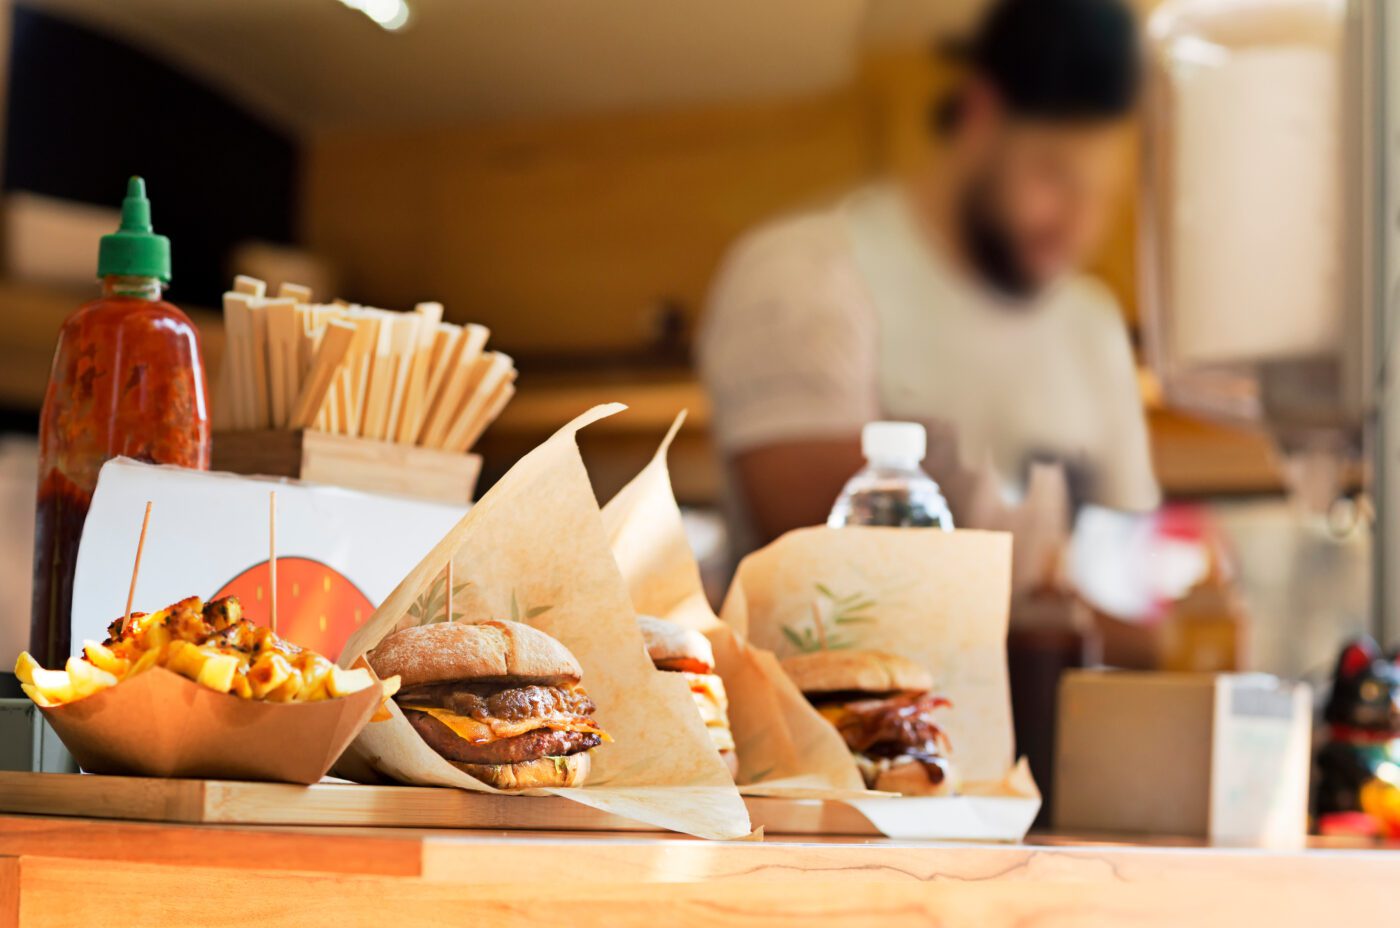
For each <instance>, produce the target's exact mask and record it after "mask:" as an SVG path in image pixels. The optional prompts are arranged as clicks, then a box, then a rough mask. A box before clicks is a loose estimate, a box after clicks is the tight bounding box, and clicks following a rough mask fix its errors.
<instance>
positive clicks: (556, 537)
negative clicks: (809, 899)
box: [340, 404, 751, 839]
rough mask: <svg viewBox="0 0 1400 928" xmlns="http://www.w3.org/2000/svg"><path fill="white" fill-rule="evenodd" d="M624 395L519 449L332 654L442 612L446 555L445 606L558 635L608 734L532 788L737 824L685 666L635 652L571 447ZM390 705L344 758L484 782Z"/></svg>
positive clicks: (681, 826) (598, 521)
mask: <svg viewBox="0 0 1400 928" xmlns="http://www.w3.org/2000/svg"><path fill="white" fill-rule="evenodd" d="M622 408H624V407H622V406H621V405H619V404H611V405H607V406H599V407H596V408H594V409H592V410H590V411H588V412H587V413H584V414H583V415H582V416H579V417H578V418H577V419H575V420H574V421H573V422H571V423H569V424H568V425H567V426H565V427H564V428H563V429H561V430H560V431H559V432H557V433H556V434H555V435H553V436H552V437H551V438H550V439H549V440H547V441H546V442H544V444H542V445H540V446H539V447H538V448H536V449H534V450H533V451H531V452H530V453H529V454H527V455H526V456H525V457H523V458H522V459H521V460H520V461H519V462H518V463H517V464H516V465H515V466H514V467H513V468H511V470H510V471H509V473H507V474H506V475H505V476H504V477H502V478H501V480H500V481H499V482H498V483H497V484H496V485H495V486H494V487H492V488H491V490H490V491H489V492H487V493H486V495H485V496H483V497H482V498H481V500H480V501H479V502H477V503H476V505H474V506H473V507H472V509H471V511H469V512H468V513H467V515H466V516H464V517H463V518H462V520H461V521H460V522H459V523H458V524H457V525H456V526H455V527H454V528H453V529H452V530H451V531H450V532H448V533H447V535H446V536H444V537H443V539H442V541H440V542H439V543H438V544H437V546H436V547H434V548H433V550H432V551H431V552H429V554H428V556H427V557H425V558H424V559H423V561H422V562H421V563H420V564H419V565H418V566H417V567H415V568H414V569H413V570H412V571H410V572H409V574H408V576H407V577H405V578H404V580H403V582H402V583H400V584H399V586H398V587H397V588H396V589H395V590H394V592H392V593H391V594H389V597H388V598H387V599H386V600H385V601H384V603H383V604H382V605H381V606H380V607H379V609H378V610H376V612H375V613H374V615H373V616H371V617H370V619H369V620H368V621H367V622H366V623H365V624H364V626H362V627H361V628H360V629H359V630H358V631H357V632H356V633H355V634H354V635H353V636H351V638H350V640H349V642H347V644H346V646H345V650H344V652H342V654H341V657H340V660H341V663H342V664H344V665H345V666H349V665H350V664H351V663H353V662H354V661H355V660H356V659H357V658H358V657H360V656H361V655H362V654H365V653H366V652H368V651H370V650H372V649H373V648H374V646H375V645H377V644H378V643H379V641H380V640H382V639H383V638H384V637H385V636H386V635H388V634H389V633H390V632H392V631H394V630H396V629H398V628H402V627H408V626H411V625H417V624H420V623H422V622H424V621H433V620H441V619H442V618H443V615H442V613H441V610H442V608H443V603H442V600H443V598H444V597H442V596H440V595H437V594H438V593H440V590H437V589H436V587H435V585H440V584H441V583H442V574H443V570H444V568H445V566H446V564H447V562H448V560H449V559H451V560H452V562H453V565H454V566H453V570H454V575H455V580H456V586H457V589H456V590H455V591H454V594H453V599H454V604H453V609H454V611H455V612H457V613H458V614H459V615H464V616H471V617H474V618H475V617H481V618H486V617H493V618H502V619H515V620H517V621H522V622H528V623H529V624H531V625H534V626H535V627H536V628H539V629H541V630H542V631H544V632H546V633H548V634H550V635H553V636H554V637H555V638H558V639H559V640H560V641H562V642H563V643H564V644H565V646H567V647H568V648H569V650H570V651H572V652H573V653H574V656H575V657H577V658H578V660H579V662H580V664H582V666H583V686H584V688H585V689H586V690H588V693H589V695H590V696H592V697H593V700H594V702H596V703H597V705H598V711H597V713H596V716H595V717H596V718H597V719H598V721H599V723H600V724H601V725H602V726H603V728H604V729H606V730H607V731H608V733H609V734H611V735H612V736H613V738H614V739H615V741H614V742H613V743H612V744H604V745H602V746H600V747H598V748H594V749H593V770H592V773H591V774H590V775H589V778H588V781H587V782H586V783H585V784H584V785H583V786H582V787H579V788H570V789H549V790H541V791H539V792H541V793H552V794H554V795H558V796H563V797H566V798H568V799H572V800H574V801H576V802H581V803H584V804H585V805H589V806H593V807H595V808H598V809H603V810H605V811H608V812H613V813H616V814H618V815H623V816H626V817H628V818H632V819H636V820H638V821H643V822H648V823H650V824H654V825H658V826H660V827H663V828H669V829H672V830H675V831H682V832H686V833H689V834H693V835H697V836H700V837H706V838H725V839H729V838H739V837H744V836H747V835H748V834H749V833H750V831H751V827H750V825H749V818H748V812H747V810H746V809H745V808H744V804H743V800H742V799H741V798H740V797H739V794H738V792H737V791H736V790H735V788H734V785H733V783H732V782H731V781H730V778H729V774H728V772H727V771H726V770H725V767H724V764H723V762H722V761H721V760H720V758H719V755H718V754H717V753H716V752H715V751H714V749H713V748H712V747H711V745H710V740H709V736H708V735H707V734H706V732H705V727H704V724H703V723H702V722H701V720H700V717H699V715H698V714H697V713H696V711H695V707H694V703H693V702H692V701H691V696H690V690H689V688H688V686H687V685H686V682H685V680H684V679H682V678H681V677H680V676H679V675H675V674H666V673H661V672H659V671H657V670H655V669H654V668H653V667H652V665H651V661H650V660H649V659H648V658H647V655H646V649H645V647H644V646H643V643H642V637H641V633H640V632H639V631H638V629H637V623H636V615H635V613H634V612H633V609H632V603H631V602H630V600H629V599H628V596H627V589H626V587H625V586H624V585H623V582H622V578H621V577H620V576H619V574H618V568H617V564H616V562H615V561H614V560H613V557H612V554H611V552H610V551H609V548H608V540H607V535H606V533H605V531H604V529H603V521H602V518H601V516H600V513H599V510H598V504H597V502H596V500H595V499H594V495H593V488H592V485H591V484H590V483H589V480H588V474H587V472H586V471H585V469H584V466H583V460H582V458H581V457H580V456H579V452H578V446H577V444H576V440H575V437H576V433H577V432H578V430H579V429H581V428H583V427H584V426H586V425H588V424H589V423H591V422H594V421H596V420H598V419H601V418H603V417H605V416H609V415H612V414H613V413H615V412H618V411H619V410H621V409H622ZM389 706H390V712H391V715H392V717H391V718H390V719H388V720H386V721H383V722H376V723H374V724H372V725H369V726H367V727H366V728H365V729H364V731H363V732H362V733H361V734H360V736H359V737H358V738H357V739H356V740H355V742H354V744H353V745H352V746H351V748H350V751H349V752H348V754H349V755H352V756H350V757H349V758H348V760H347V764H346V765H344V767H345V769H352V768H353V767H354V766H355V765H357V764H364V765H367V766H369V767H370V768H372V769H374V770H375V771H377V772H379V773H381V774H384V775H386V776H389V777H392V778H393V779H396V780H399V781H402V782H406V783H417V784H424V785H436V786H455V787H458V788H461V789H472V790H480V791H483V792H495V790H493V789H492V788H491V787H489V786H487V785H486V784H484V783H482V782H480V781H479V780H476V779H475V778H473V777H471V776H468V775H467V774H465V773H463V772H462V771H460V770H458V769H457V768H455V767H453V766H452V765H451V764H449V763H448V762H447V761H446V760H444V759H443V758H442V757H441V756H439V755H438V754H437V753H436V752H435V751H433V750H432V749H430V748H429V747H428V746H427V745H426V744H425V743H424V742H423V740H422V739H421V738H420V737H419V736H418V735H417V733H415V732H414V730H413V728H412V726H411V725H410V724H409V723H408V722H407V721H406V720H405V719H404V717H403V714H402V712H400V710H399V709H398V707H397V705H395V704H393V703H392V702H391V703H390V704H389Z"/></svg>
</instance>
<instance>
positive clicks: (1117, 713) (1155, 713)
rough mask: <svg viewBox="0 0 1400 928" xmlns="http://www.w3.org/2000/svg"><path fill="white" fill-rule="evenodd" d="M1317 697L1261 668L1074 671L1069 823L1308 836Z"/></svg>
mask: <svg viewBox="0 0 1400 928" xmlns="http://www.w3.org/2000/svg"><path fill="white" fill-rule="evenodd" d="M1311 730H1312V695H1311V690H1310V688H1309V687H1308V686H1307V684H1303V683H1287V682H1284V681H1281V680H1278V679H1276V678H1274V677H1270V676H1265V675H1261V674H1168V673H1129V672H1121V671H1074V672H1071V673H1068V674H1066V675H1065V677H1064V678H1063V680H1062V681H1061V683H1060V717H1059V726H1058V730H1057V739H1056V740H1057V749H1056V758H1055V783H1056V789H1055V796H1054V823H1055V827H1056V828H1057V829H1058V830H1060V831H1071V832H1125V833H1135V834H1165V835H1182V836H1190V837H1202V838H1209V839H1211V840H1212V841H1216V842H1220V843H1227V844H1245V845H1270V846H1276V845H1283V846H1294V845H1298V844H1301V843H1302V841H1303V839H1304V837H1305V835H1306V834H1307V814H1308V775H1309V771H1310V762H1311V761H1310V753H1311Z"/></svg>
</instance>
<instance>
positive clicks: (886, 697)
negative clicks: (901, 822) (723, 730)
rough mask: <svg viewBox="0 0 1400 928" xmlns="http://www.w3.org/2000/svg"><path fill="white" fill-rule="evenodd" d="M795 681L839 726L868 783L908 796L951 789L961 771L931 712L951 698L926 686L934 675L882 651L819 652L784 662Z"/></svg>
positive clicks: (944, 792) (943, 793)
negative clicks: (934, 693)
mask: <svg viewBox="0 0 1400 928" xmlns="http://www.w3.org/2000/svg"><path fill="white" fill-rule="evenodd" d="M783 669H784V670H785V671H787V674H788V676H789V677H791V678H792V681H793V683H795V684H797V688H798V689H800V690H801V691H802V694H803V695H804V696H806V697H807V701H808V702H810V703H811V704H812V705H813V707H815V708H816V710H817V711H818V712H820V713H821V715H822V717H823V718H825V719H826V720H827V721H828V722H830V723H831V724H832V725H834V726H835V727H836V730H837V731H838V732H840V733H841V737H842V738H843V739H844V740H845V742H846V746H847V747H848V748H850V750H851V753H852V754H854V755H855V759H856V765H857V766H858V767H859V768H860V772H861V775H862V776H863V777H864V778H865V785H866V786H867V787H869V788H870V789H878V790H883V791H887V792H892V793H903V794H905V795H906V796H951V795H953V794H954V793H956V792H957V788H958V778H957V774H956V770H955V769H954V767H953V764H952V762H951V761H949V759H948V750H949V745H948V737H947V736H946V735H945V734H944V733H943V730H942V729H941V728H939V727H938V725H937V723H936V722H934V719H933V714H934V711H935V710H937V709H940V708H943V707H946V706H949V705H950V703H949V702H948V700H946V699H943V698H941V697H938V696H935V695H933V694H932V693H930V692H929V690H931V689H932V688H933V677H932V676H931V675H930V674H929V672H928V671H927V670H925V669H924V668H923V667H920V666H919V665H918V664H916V663H914V662H913V661H910V660H907V659H905V658H903V657H899V656H898V655H895V654H886V653H884V652H882V651H844V650H841V651H816V652H812V653H810V654H799V655H797V656H795V657H790V658H788V659H786V660H784V661H783Z"/></svg>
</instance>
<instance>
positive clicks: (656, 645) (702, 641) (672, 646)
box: [637, 615, 715, 669]
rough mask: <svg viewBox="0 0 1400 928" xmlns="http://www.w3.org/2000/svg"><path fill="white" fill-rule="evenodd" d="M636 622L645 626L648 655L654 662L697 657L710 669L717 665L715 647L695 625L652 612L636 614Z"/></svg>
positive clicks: (644, 632)
mask: <svg viewBox="0 0 1400 928" xmlns="http://www.w3.org/2000/svg"><path fill="white" fill-rule="evenodd" d="M637 625H638V626H640V627H641V629H642V639H643V640H644V641H646V643H647V656H648V657H650V658H651V659H652V662H653V663H656V664H661V663H663V662H665V661H698V662H699V663H701V664H704V665H705V667H706V668H707V669H713V668H714V666H715V651H714V648H712V647H710V641H709V639H708V638H706V637H705V636H704V635H702V634H700V633H699V632H697V631H696V630H695V629H693V628H686V627H685V626H684V625H677V624H676V623H675V622H667V621H666V620H665V619H658V618H654V617H652V616H649V615H639V616H637Z"/></svg>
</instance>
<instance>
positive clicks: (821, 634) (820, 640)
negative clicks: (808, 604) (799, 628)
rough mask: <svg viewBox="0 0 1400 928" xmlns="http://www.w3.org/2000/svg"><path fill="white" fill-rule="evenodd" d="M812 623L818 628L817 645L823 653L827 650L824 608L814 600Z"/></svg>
mask: <svg viewBox="0 0 1400 928" xmlns="http://www.w3.org/2000/svg"><path fill="white" fill-rule="evenodd" d="M812 622H813V624H815V625H816V627H817V644H818V645H819V646H820V647H821V649H822V650H823V651H825V650H826V625H825V623H823V622H822V606H821V603H819V602H817V601H816V600H812Z"/></svg>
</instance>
